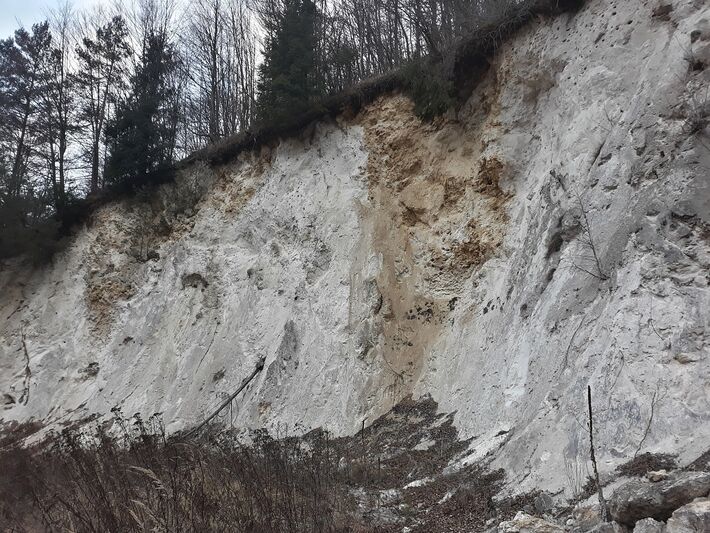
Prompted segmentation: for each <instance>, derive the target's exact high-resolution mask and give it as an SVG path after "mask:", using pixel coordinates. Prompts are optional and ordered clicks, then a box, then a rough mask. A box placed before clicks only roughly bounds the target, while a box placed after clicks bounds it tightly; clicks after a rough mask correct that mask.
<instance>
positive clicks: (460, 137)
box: [0, 0, 710, 498]
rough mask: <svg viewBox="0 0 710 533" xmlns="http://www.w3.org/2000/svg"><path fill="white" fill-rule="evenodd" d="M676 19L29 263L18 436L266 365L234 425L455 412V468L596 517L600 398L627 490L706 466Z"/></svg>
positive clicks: (6, 361) (291, 152) (394, 107)
mask: <svg viewBox="0 0 710 533" xmlns="http://www.w3.org/2000/svg"><path fill="white" fill-rule="evenodd" d="M669 5H672V9H671V10H667V11H664V12H663V13H661V14H659V13H658V12H657V11H656V10H657V8H658V7H659V6H658V3H657V2H643V1H640V0H639V1H628V2H620V1H613V0H589V1H588V2H587V3H586V5H585V6H584V7H583V8H582V9H581V10H580V11H579V12H578V13H575V14H567V15H564V16H561V17H557V18H544V17H541V18H539V19H538V20H536V21H535V22H533V23H532V25H530V26H529V27H527V28H526V29H524V30H522V31H521V32H520V33H519V34H518V35H517V36H516V37H515V38H514V39H511V40H510V41H508V42H506V43H505V44H503V45H502V46H501V47H500V48H499V50H498V51H497V53H496V55H495V57H494V58H493V59H492V61H491V65H490V68H489V69H488V71H487V72H486V73H485V75H484V76H483V77H482V79H481V80H479V81H480V83H479V84H478V85H477V86H476V87H473V88H472V91H471V94H470V97H469V99H468V101H467V102H465V103H464V104H463V105H461V106H460V107H459V108H458V109H456V110H455V111H451V112H450V113H449V114H447V115H446V116H444V117H442V118H440V119H437V120H435V121H434V122H432V123H423V122H421V121H420V120H419V119H417V118H416V116H415V115H414V112H413V104H412V103H411V102H409V101H408V100H407V99H406V98H405V97H403V96H401V95H396V94H395V95H387V96H383V97H382V98H380V99H379V100H377V101H376V102H374V103H372V104H371V105H369V106H367V107H366V108H365V109H364V110H363V111H362V112H361V113H360V114H359V115H358V116H357V117H354V118H346V117H341V118H339V119H338V120H334V121H332V122H325V123H322V124H318V125H314V127H313V128H312V131H309V132H308V134H304V135H303V136H302V137H298V138H292V139H287V140H283V141H282V142H280V143H278V145H274V146H272V147H270V148H265V149H263V150H261V151H259V152H258V153H256V152H255V153H243V154H242V155H241V156H240V157H239V158H237V159H236V160H234V161H232V162H230V163H228V164H226V165H224V166H221V167H215V168H209V167H207V166H205V165H202V164H196V165H193V166H192V167H190V168H187V169H185V170H183V171H181V173H180V175H179V176H178V179H177V183H176V184H175V185H166V186H163V187H161V189H160V190H159V191H158V192H157V193H156V194H155V195H153V196H150V197H148V198H138V199H133V200H129V201H125V202H120V203H116V204H112V205H109V206H106V207H104V208H102V209H101V210H100V211H99V212H97V213H95V215H94V216H93V219H92V221H91V222H92V223H91V224H89V225H87V226H86V227H85V228H82V229H81V230H80V231H79V232H78V234H77V235H76V237H75V239H74V240H73V241H72V244H71V246H70V247H69V248H68V249H67V250H66V251H64V252H63V253H61V254H60V255H58V256H57V257H56V258H55V261H54V263H53V264H52V265H50V266H48V267H46V268H45V269H42V270H39V271H37V270H31V269H29V268H27V267H26V266H25V265H21V264H17V263H9V264H4V265H3V266H2V270H1V271H0V395H2V398H4V400H3V409H2V411H1V414H0V416H2V420H3V421H4V422H10V421H28V420H31V419H34V420H38V421H43V422H45V423H48V424H50V425H55V426H57V427H61V425H62V424H64V423H69V422H71V421H76V420H82V419H84V418H86V417H87V416H90V415H94V414H98V415H101V416H104V415H106V414H108V413H109V412H110V410H111V409H113V408H119V409H121V410H122V412H123V413H125V414H127V415H131V414H133V413H136V412H138V413H141V414H142V416H143V417H144V418H145V419H147V418H148V417H150V416H151V415H152V414H155V413H159V414H160V416H161V418H162V419H163V420H164V421H165V422H166V425H167V429H168V430H169V431H174V430H179V429H182V428H185V427H188V426H192V425H195V424H196V423H199V422H201V421H202V420H203V419H204V417H205V415H206V414H207V413H209V412H211V411H212V410H213V409H214V408H215V407H216V406H217V405H219V404H220V403H221V402H222V401H223V400H224V398H225V397H228V396H229V395H230V393H232V392H233V391H234V390H235V389H236V387H237V386H238V385H239V384H240V383H241V381H242V380H243V379H244V378H245V377H246V376H248V375H250V374H251V373H252V371H253V370H254V368H255V365H256V364H257V363H258V362H259V361H261V360H262V358H263V359H264V360H265V368H264V371H263V372H261V373H260V374H259V376H258V377H257V378H256V379H255V380H254V381H253V382H252V383H251V384H250V385H249V387H248V388H247V389H246V390H245V391H244V393H243V395H242V396H240V398H239V399H238V400H237V401H236V402H235V404H234V406H233V409H232V410H230V415H229V417H228V418H224V419H223V420H222V421H223V422H225V423H232V424H234V425H236V426H247V427H260V428H261V427H263V428H267V429H269V430H271V431H272V432H274V433H276V434H281V435H283V434H290V433H300V432H303V431H306V430H308V429H310V428H315V427H325V428H326V429H329V430H331V431H334V432H335V433H338V434H345V433H353V432H355V431H356V430H358V429H359V428H361V427H362V424H363V421H364V423H365V425H369V424H371V423H372V422H373V421H374V420H376V419H377V418H378V417H379V416H380V415H382V414H383V413H386V412H388V410H389V409H390V408H391V407H392V406H393V405H396V404H397V403H398V402H399V401H400V400H402V399H403V398H406V397H408V396H409V395H410V394H413V395H414V396H415V397H423V396H425V395H427V394H431V396H432V397H433V398H434V399H435V400H436V401H437V402H438V403H439V406H440V409H441V410H442V412H444V413H455V418H454V423H455V425H456V427H457V428H458V430H459V437H460V438H462V439H464V440H466V441H467V455H466V456H465V457H461V458H457V459H456V461H462V462H465V461H468V462H469V463H474V462H476V461H480V460H485V461H488V462H491V467H492V468H493V469H498V468H502V469H503V470H504V471H505V472H506V473H507V476H508V478H507V482H508V485H509V487H510V488H511V490H512V491H520V492H526V491H530V490H532V489H545V490H548V491H549V492H551V493H554V494H559V495H561V496H560V497H567V498H571V497H578V496H581V495H583V494H584V487H585V484H586V481H587V475H588V471H587V469H588V458H589V450H588V444H587V443H588V435H587V430H586V403H585V391H586V388H587V385H591V386H592V390H593V391H594V406H593V407H594V417H595V427H596V428H597V435H596V436H595V443H596V445H597V457H598V460H599V466H600V469H601V471H602V475H603V476H606V475H610V473H613V472H614V469H615V467H616V466H617V465H619V464H621V463H624V462H626V461H628V460H629V459H630V458H632V457H634V456H635V455H636V454H637V453H640V452H645V451H651V452H654V453H671V454H676V455H678V461H679V464H681V465H685V464H687V463H688V462H689V461H692V460H694V459H696V458H697V457H699V456H700V455H701V454H702V453H703V452H706V451H707V447H708V444H707V443H708V442H710V396H709V395H708V391H707V383H708V382H710V351H709V350H710V337H709V336H708V327H710V312H709V310H710V289H709V288H708V283H709V281H710V279H709V275H708V272H709V271H710V186H708V183H709V181H708V168H710V150H708V145H710V138H709V137H708V135H709V134H710V132H708V130H707V124H706V122H705V121H706V116H705V107H704V105H705V104H702V99H701V96H702V95H703V94H704V92H703V91H705V89H706V88H707V85H708V81H709V76H710V74H708V72H709V71H708V69H707V68H705V67H704V66H703V65H707V64H710V58H709V57H708V53H710V51H709V50H710V48H709V47H708V42H710V41H709V40H708V36H709V35H710V33H709V32H710V29H709V28H710V26H708V20H710V6H708V5H707V3H706V2H699V1H696V0H677V1H674V2H672V3H669ZM689 51H691V52H692V54H690V55H689ZM691 58H692V61H689V59H691ZM699 102H700V103H701V104H699ZM197 275H199V277H197ZM87 369H91V371H87ZM94 370H95V371H94ZM422 446H424V443H422ZM660 483H663V482H660Z"/></svg>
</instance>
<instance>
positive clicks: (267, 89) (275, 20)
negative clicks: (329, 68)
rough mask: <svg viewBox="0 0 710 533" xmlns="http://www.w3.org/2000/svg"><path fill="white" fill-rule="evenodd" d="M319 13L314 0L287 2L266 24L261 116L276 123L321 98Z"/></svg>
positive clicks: (260, 81)
mask: <svg viewBox="0 0 710 533" xmlns="http://www.w3.org/2000/svg"><path fill="white" fill-rule="evenodd" d="M316 16H317V9H316V6H315V4H314V3H313V1H312V0H284V3H283V8H282V9H281V10H277V11H276V12H275V13H271V14H270V16H269V17H267V18H266V20H264V25H265V27H266V31H267V39H266V45H265V49H264V62H263V64H262V65H261V67H260V68H259V101H258V116H259V118H260V119H261V120H263V121H267V122H268V121H274V120H279V119H282V118H285V117H287V116H292V115H293V114H294V113H298V112H301V111H303V110H305V109H306V108H307V107H308V104H309V103H311V102H312V101H313V100H314V99H315V98H316V97H317V96H320V95H319V92H318V86H319V84H318V83H317V80H316V79H315V77H316V76H315V73H316V68H315V67H316V53H315V44H316V42H315V41H316V39H315V29H316Z"/></svg>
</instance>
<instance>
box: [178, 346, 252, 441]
mask: <svg viewBox="0 0 710 533" xmlns="http://www.w3.org/2000/svg"><path fill="white" fill-rule="evenodd" d="M264 362H265V360H264V358H263V357H262V358H261V359H259V361H258V362H257V363H256V368H254V371H253V372H252V373H251V374H250V375H249V376H248V377H247V378H246V379H244V381H242V384H241V385H240V386H239V388H238V389H237V390H236V391H234V393H232V394H231V395H230V396H229V398H227V399H226V400H225V401H224V402H223V403H222V404H221V405H220V406H219V407H218V408H217V409H216V410H215V411H213V412H212V414H211V415H209V416H208V417H207V418H206V419H205V420H204V422H202V423H201V424H200V425H198V426H197V427H196V428H194V429H192V430H190V431H188V432H187V433H186V434H185V438H187V437H191V436H193V435H196V434H197V433H199V432H200V430H202V428H204V427H205V426H206V425H207V424H209V423H210V422H211V421H212V420H213V419H214V418H215V417H216V416H217V415H218V414H219V413H221V412H222V411H223V410H224V409H225V408H226V407H228V406H229V405H230V404H231V403H232V401H233V400H234V398H236V397H237V396H238V395H239V393H240V392H242V391H243V390H244V389H245V388H246V386H247V385H249V383H251V381H252V380H253V379H254V378H255V377H256V375H257V374H259V373H260V372H261V371H262V370H263V369H264Z"/></svg>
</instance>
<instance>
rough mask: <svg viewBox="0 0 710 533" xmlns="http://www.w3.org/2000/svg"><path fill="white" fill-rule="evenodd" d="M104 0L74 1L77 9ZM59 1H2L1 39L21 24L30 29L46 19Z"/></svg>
mask: <svg viewBox="0 0 710 533" xmlns="http://www.w3.org/2000/svg"><path fill="white" fill-rule="evenodd" d="M102 1H103V0H73V1H72V2H71V4H72V6H74V8H75V9H80V8H84V7H87V6H92V5H94V4H97V3H102ZM57 5H58V1H57V0H0V38H2V39H5V38H6V37H9V36H10V35H12V33H13V32H14V31H15V30H16V29H17V28H18V27H19V25H20V24H22V25H24V26H25V27H26V28H28V29H29V28H30V27H31V26H32V24H34V23H35V22H39V21H41V20H44V19H45V18H46V14H47V11H48V10H49V8H55V7H56V6H57Z"/></svg>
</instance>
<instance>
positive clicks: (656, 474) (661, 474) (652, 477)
mask: <svg viewBox="0 0 710 533" xmlns="http://www.w3.org/2000/svg"><path fill="white" fill-rule="evenodd" d="M669 477H670V474H669V473H668V471H667V470H665V469H662V470H651V471H650V472H646V478H647V479H648V480H649V481H650V482H651V483H658V482H659V481H663V480H664V479H668V478H669Z"/></svg>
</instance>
